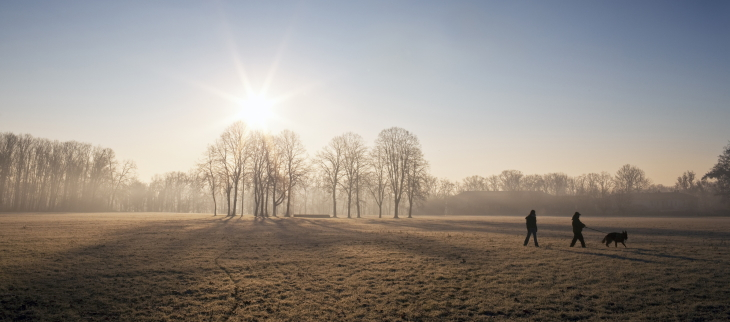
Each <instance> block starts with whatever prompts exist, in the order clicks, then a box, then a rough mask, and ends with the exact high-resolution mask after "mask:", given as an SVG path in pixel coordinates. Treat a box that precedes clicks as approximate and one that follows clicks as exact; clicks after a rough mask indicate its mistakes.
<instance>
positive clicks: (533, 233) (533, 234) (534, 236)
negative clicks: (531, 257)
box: [532, 231, 540, 247]
mask: <svg viewBox="0 0 730 322" xmlns="http://www.w3.org/2000/svg"><path fill="white" fill-rule="evenodd" d="M532 239H534V240H535V247H540V245H538V244H537V231H533V232H532Z"/></svg>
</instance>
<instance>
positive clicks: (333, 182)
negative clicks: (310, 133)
mask: <svg viewBox="0 0 730 322" xmlns="http://www.w3.org/2000/svg"><path fill="white" fill-rule="evenodd" d="M344 154H345V138H344V136H342V135H341V136H336V137H334V138H332V140H331V141H330V143H329V144H328V145H327V146H325V147H324V148H322V150H321V151H319V152H318V153H317V158H316V160H315V164H316V165H317V167H318V168H319V170H320V172H321V174H322V179H323V180H324V182H325V183H326V188H327V190H328V191H329V192H330V193H332V217H335V218H337V187H338V185H339V184H340V176H341V175H342V168H343V163H344Z"/></svg>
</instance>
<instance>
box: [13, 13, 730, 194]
mask: <svg viewBox="0 0 730 322" xmlns="http://www.w3.org/2000/svg"><path fill="white" fill-rule="evenodd" d="M236 59H238V60H240V62H241V65H242V66H243V68H244V69H245V74H246V75H247V77H248V79H249V80H250V84H251V86H252V88H253V89H254V90H256V91H260V90H261V89H262V88H263V87H264V84H265V83H266V80H267V76H270V79H269V80H270V86H269V90H268V92H267V96H268V97H271V98H275V97H281V96H284V95H287V94H290V93H294V95H291V96H288V99H287V100H285V101H283V102H281V103H279V104H278V105H276V106H275V107H274V112H275V113H276V115H277V116H278V117H277V118H276V119H274V120H271V121H270V122H269V124H268V128H269V130H270V131H272V132H274V133H276V132H278V131H280V130H282V129H285V128H288V129H291V130H293V131H295V132H297V133H299V134H300V135H301V136H302V138H303V140H304V142H305V144H306V145H307V147H308V149H309V152H310V153H311V154H314V153H315V152H316V151H317V150H319V149H320V148H321V147H322V146H324V145H325V144H326V143H327V142H328V141H329V140H330V139H331V138H332V137H334V136H336V135H340V134H342V133H344V132H346V131H353V132H355V133H359V134H361V135H362V136H363V137H364V138H365V139H366V140H367V141H368V142H372V141H373V140H374V139H375V137H376V136H377V134H378V132H379V131H380V130H382V129H385V128H388V127H391V126H400V127H403V128H406V129H408V130H410V131H412V132H414V133H415V134H416V135H418V137H419V138H420V140H421V143H422V145H423V149H424V153H425V154H426V157H427V159H429V160H430V162H431V170H432V174H434V175H436V176H439V177H448V178H451V179H461V178H463V177H466V176H469V175H474V174H479V175H490V174H496V173H499V172H501V171H502V170H505V169H518V170H521V171H523V172H525V173H526V174H531V173H540V174H543V173H548V172H565V173H568V174H570V175H579V174H582V173H587V172H600V171H609V172H612V173H613V172H615V171H616V170H617V169H618V168H619V167H620V166H621V165H623V164H626V163H631V164H634V165H637V166H639V167H640V168H642V169H644V170H645V171H646V172H647V174H648V175H649V177H650V178H652V179H653V180H654V181H655V182H656V183H663V184H667V185H669V184H673V182H674V180H675V179H676V177H677V176H679V175H681V173H682V172H683V171H685V170H694V171H696V172H698V173H700V174H704V173H705V172H706V171H707V170H709V168H710V167H711V166H712V165H713V164H714V163H715V161H716V160H717V155H718V154H720V152H721V151H722V147H723V146H725V145H726V144H727V143H728V140H730V126H728V120H730V2H726V1H694V2H689V1H686V2H672V1H603V2H598V1H502V2H490V1H475V2H455V1H443V2H428V1H382V2H375V1H368V2H362V3H353V2H343V1H296V2H289V1H266V2H263V1H255V2H242V1H235V2H233V1H217V2H216V1H169V2H166V1H139V2H133V1H124V2H119V3H116V2H101V1H64V2H60V1H38V2H37V1H14V2H10V1H5V2H0V131H3V132H4V131H11V132H15V133H30V134H32V135H34V136H38V137H46V138H50V139H58V140H77V141H83V142H90V143H93V144H95V145H102V146H104V147H110V148H113V149H114V150H115V151H116V152H117V155H118V156H119V157H120V158H123V159H133V160H135V161H136V162H137V164H138V166H139V173H140V178H141V179H142V180H148V179H149V177H150V176H151V175H153V174H155V173H163V172H167V171H173V170H179V171H186V170H188V169H190V168H191V167H192V166H193V165H194V163H195V162H196V161H197V159H198V158H199V157H200V155H201V154H202V152H203V151H204V149H205V147H206V145H208V144H210V143H212V142H213V141H214V140H215V138H216V137H217V136H218V135H219V134H220V132H221V131H222V130H223V129H224V128H225V127H226V126H227V125H228V124H230V123H231V122H232V121H233V120H234V119H235V117H236V115H237V114H238V111H239V110H240V109H241V107H240V105H238V104H235V103H233V102H231V101H230V100H227V99H224V98H223V97H222V96H221V95H218V94H215V92H216V91H217V92H219V93H226V94H227V95H232V96H239V97H242V98H243V97H245V91H244V89H243V85H242V82H241V78H240V77H239V72H238V69H237V68H236V63H235V60H236ZM211 89H214V90H211Z"/></svg>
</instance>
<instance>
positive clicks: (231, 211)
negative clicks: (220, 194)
mask: <svg viewBox="0 0 730 322" xmlns="http://www.w3.org/2000/svg"><path fill="white" fill-rule="evenodd" d="M247 134H248V133H247V127H246V124H245V123H243V122H241V121H238V122H235V123H233V124H231V125H230V126H228V128H226V129H225V131H223V133H222V134H221V136H220V139H219V141H218V144H217V146H218V150H219V160H220V162H222V169H223V173H225V175H226V177H227V178H226V181H225V185H226V193H227V196H228V199H229V200H228V205H229V208H228V215H229V216H235V215H236V207H237V204H238V191H239V185H241V181H242V180H243V179H244V174H245V173H246V163H247V161H248V153H247V152H248V145H247V139H248V138H247ZM231 193H232V194H233V195H232V196H231Z"/></svg>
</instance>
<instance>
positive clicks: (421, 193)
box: [406, 147, 429, 218]
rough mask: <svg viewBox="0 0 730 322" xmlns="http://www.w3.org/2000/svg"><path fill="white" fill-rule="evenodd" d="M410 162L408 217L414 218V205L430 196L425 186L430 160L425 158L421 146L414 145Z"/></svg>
mask: <svg viewBox="0 0 730 322" xmlns="http://www.w3.org/2000/svg"><path fill="white" fill-rule="evenodd" d="M414 149H415V150H414V151H413V152H412V156H411V158H410V162H409V164H408V166H407V169H408V178H407V179H406V183H407V184H406V196H407V197H408V218H413V205H414V204H415V203H416V202H419V201H422V200H425V199H426V198H427V197H428V190H427V189H426V187H425V184H426V180H428V177H429V175H428V162H427V161H426V160H425V159H424V158H423V152H421V149H420V147H414Z"/></svg>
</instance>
